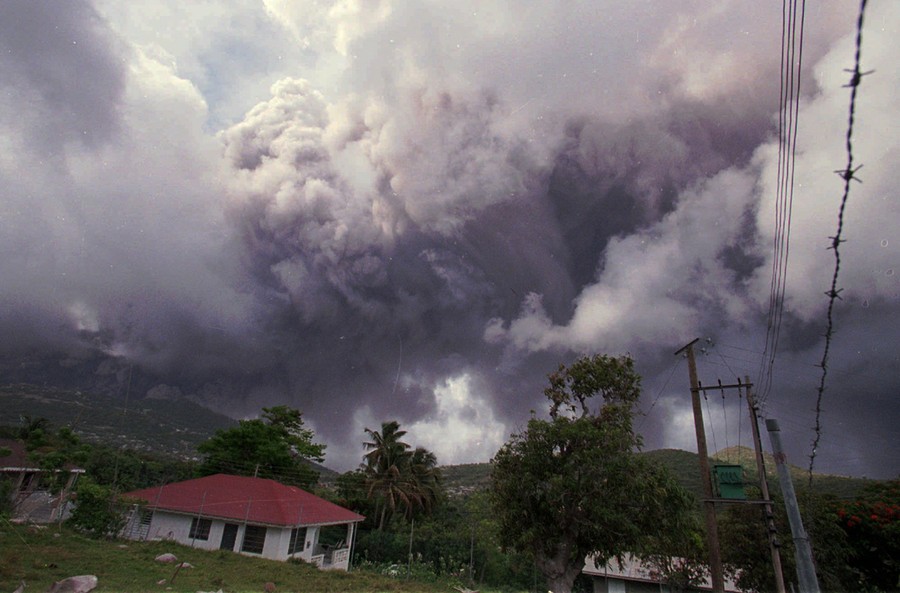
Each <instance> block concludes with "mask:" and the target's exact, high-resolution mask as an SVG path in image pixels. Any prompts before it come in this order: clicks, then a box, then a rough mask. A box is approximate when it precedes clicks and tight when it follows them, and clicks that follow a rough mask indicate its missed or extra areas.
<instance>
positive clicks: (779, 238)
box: [758, 0, 806, 404]
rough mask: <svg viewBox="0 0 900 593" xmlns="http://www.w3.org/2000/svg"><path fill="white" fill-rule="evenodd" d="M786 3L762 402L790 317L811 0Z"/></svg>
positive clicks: (768, 390)
mask: <svg viewBox="0 0 900 593" xmlns="http://www.w3.org/2000/svg"><path fill="white" fill-rule="evenodd" d="M799 6H800V14H799V17H798V14H797V12H798V3H797V0H784V1H783V2H782V21H781V81H780V89H779V96H778V100H779V105H778V160H777V173H776V192H775V193H776V195H775V232H774V237H773V255H772V279H771V283H770V287H769V311H768V316H767V323H766V343H765V348H764V350H763V355H762V358H761V360H760V368H759V372H758V376H759V378H760V381H759V383H760V389H759V398H758V401H759V403H760V404H762V403H765V400H766V399H767V398H768V395H769V393H770V391H771V388H772V374H773V367H774V364H775V356H776V353H777V350H778V339H779V336H780V333H781V325H782V321H783V318H784V295H785V288H786V286H787V270H788V266H787V264H788V256H789V253H790V226H791V212H792V209H793V199H794V164H795V161H796V155H797V133H798V129H799V125H798V124H799V115H800V112H799V105H800V101H799V94H800V80H801V78H800V74H801V69H802V66H803V31H804V26H803V25H804V21H805V16H806V2H805V0H802V2H801V3H800V5H799Z"/></svg>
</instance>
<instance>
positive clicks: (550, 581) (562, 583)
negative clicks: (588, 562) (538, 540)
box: [534, 541, 584, 593]
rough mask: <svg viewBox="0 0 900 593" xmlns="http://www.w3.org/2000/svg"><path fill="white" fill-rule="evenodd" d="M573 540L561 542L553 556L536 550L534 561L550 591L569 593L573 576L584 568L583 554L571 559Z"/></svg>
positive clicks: (552, 592)
mask: <svg viewBox="0 0 900 593" xmlns="http://www.w3.org/2000/svg"><path fill="white" fill-rule="evenodd" d="M574 547H575V545H574V542H569V541H564V542H561V543H560V544H559V545H558V546H557V548H556V550H554V554H553V556H548V555H547V554H546V553H545V552H542V551H540V550H539V551H538V552H537V553H536V554H535V559H534V562H535V564H536V565H537V567H538V570H540V571H541V574H543V575H544V578H546V579H547V587H548V588H549V589H550V591H551V593H571V591H572V585H574V584H575V578H576V577H577V576H578V574H579V573H580V572H581V570H582V569H583V568H584V555H582V556H580V559H579V560H573V551H574Z"/></svg>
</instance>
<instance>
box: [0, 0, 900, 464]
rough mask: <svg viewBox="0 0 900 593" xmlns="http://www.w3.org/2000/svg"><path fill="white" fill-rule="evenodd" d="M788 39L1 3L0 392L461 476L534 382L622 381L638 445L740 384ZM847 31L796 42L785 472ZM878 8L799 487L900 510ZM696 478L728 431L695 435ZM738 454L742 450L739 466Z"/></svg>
mask: <svg viewBox="0 0 900 593" xmlns="http://www.w3.org/2000/svg"><path fill="white" fill-rule="evenodd" d="M781 17H782V14H781V6H780V4H779V5H776V4H775V3H763V4H759V3H746V2H739V1H737V0H723V1H721V2H716V3H715V4H714V5H711V4H710V3H709V2H705V1H700V0H694V1H691V0H684V1H680V2H668V3H659V2H651V1H650V0H635V1H633V2H627V3H622V2H616V3H613V2H606V1H602V2H601V1H598V2H581V1H575V2H572V1H566V2H563V1H556V0H548V1H545V2H510V1H508V0H478V1H477V2H471V1H466V0H458V1H456V2H452V3H449V2H436V1H433V0H422V1H419V2H399V1H391V0H334V1H325V0H309V1H304V2H292V1H289V0H232V1H226V2H222V1H219V0H216V1H211V0H210V1H202V0H198V1H195V2H181V1H175V0H173V1H164V0H148V1H147V2H117V1H115V0H94V1H89V0H70V1H68V2H51V1H49V0H6V1H5V2H3V3H2V5H0V253H2V254H3V256H2V257H0V278H2V281H0V332H2V335H3V336H4V339H3V340H2V344H0V371H2V374H4V375H6V377H7V380H8V381H17V380H23V379H28V380H34V378H35V377H36V376H38V377H41V378H42V380H43V381H45V382H49V383H55V384H60V385H86V386H89V387H93V388H97V389H105V390H106V391H108V392H114V393H118V394H120V395H122V396H123V397H125V396H126V395H127V396H128V397H132V398H138V397H189V398H191V399H193V400H194V401H198V402H200V403H203V404H204V405H207V406H209V407H211V408H213V409H215V410H217V411H221V412H224V413H227V414H229V415H231V416H233V417H236V418H249V417H254V416H256V415H257V414H259V413H260V409H261V408H262V407H263V406H271V405H278V404H286V405H290V406H293V407H296V408H298V409H300V410H301V411H303V413H304V418H305V419H306V421H307V423H308V424H309V425H310V426H311V427H312V428H314V430H315V431H316V435H317V438H318V440H319V441H321V442H324V443H326V444H327V447H328V448H327V451H326V462H325V464H326V465H327V466H329V467H332V468H334V469H337V470H341V471H343V470H347V469H352V468H354V467H355V466H356V465H358V464H359V462H360V461H361V458H362V454H363V447H362V443H363V441H364V440H365V434H364V429H366V428H371V429H378V428H380V424H381V423H382V422H384V421H388V420H394V419H396V420H398V421H399V422H400V423H401V426H402V427H403V428H404V429H406V430H407V431H408V435H407V440H408V441H409V442H410V443H411V444H413V445H421V446H425V447H428V448H430V449H431V450H433V451H434V452H435V453H436V454H437V456H438V461H439V462H440V463H442V464H451V463H467V462H482V461H487V460H489V459H490V458H491V457H492V456H493V454H494V453H495V452H496V451H497V449H499V447H500V446H501V445H502V444H503V442H504V441H505V440H506V439H507V438H508V437H509V435H510V433H513V432H517V431H520V430H522V429H523V428H524V426H525V424H526V423H527V421H528V419H529V418H530V417H531V415H532V413H534V414H536V415H538V416H542V415H545V414H546V410H547V404H546V402H545V401H544V398H543V395H542V390H543V388H544V386H545V384H546V376H547V374H548V373H550V372H552V371H553V370H555V369H556V367H557V366H558V365H559V364H560V363H564V364H568V363H570V362H572V361H574V360H575V359H576V358H577V357H578V356H581V355H584V354H594V353H603V354H609V355H615V356H618V355H624V354H628V355H630V356H632V357H633V358H634V359H635V361H636V366H637V368H638V370H639V372H640V373H641V375H642V376H643V387H644V393H643V396H642V400H641V403H640V416H639V417H638V419H637V421H636V425H637V426H638V427H639V429H640V431H641V433H642V434H643V436H644V442H645V448H647V449H655V448H661V447H674V448H681V449H687V450H696V441H695V437H694V428H693V418H692V415H691V406H690V392H689V382H688V371H687V364H686V362H685V360H684V359H683V358H682V357H679V356H675V355H674V353H675V352H676V351H677V350H679V349H680V348H681V347H682V346H684V345H685V344H687V343H688V342H690V341H691V340H693V339H695V338H701V341H700V342H698V343H697V345H696V349H697V355H698V362H697V364H698V372H699V376H700V380H701V381H702V382H703V383H704V384H705V385H714V384H716V383H717V381H719V380H721V381H722V382H723V383H725V384H731V383H735V382H736V380H737V378H738V377H740V378H741V379H742V380H743V378H744V377H745V376H746V377H749V378H750V380H751V382H756V381H757V379H758V378H759V377H761V376H763V373H764V371H766V369H767V365H766V363H765V361H766V360H767V358H768V357H767V356H764V350H765V348H766V329H767V325H766V324H767V313H768V311H769V294H770V288H771V282H772V270H773V258H774V257H775V255H774V248H773V244H774V243H773V242H774V237H775V232H776V210H777V208H776V198H775V196H776V182H777V164H778V142H777V134H778V111H779V93H780V76H779V73H780V63H781V53H780V52H781V37H780V35H781ZM856 17H857V6H856V5H855V3H852V2H846V1H844V0H824V1H822V2H816V3H813V5H811V6H809V7H808V9H807V13H806V16H805V28H804V41H803V70H802V74H801V79H800V80H801V82H800V85H799V90H800V93H799V94H800V103H799V111H798V113H799V119H798V122H799V129H798V136H797V145H796V164H795V169H794V171H795V186H794V188H795V189H794V196H793V207H792V211H791V212H792V214H791V226H790V252H789V260H788V268H787V272H786V274H785V298H784V314H783V318H782V324H781V329H780V333H779V342H778V348H777V351H776V356H775V359H774V364H773V365H772V368H771V387H770V388H769V389H767V390H766V392H765V393H764V394H761V395H762V396H763V398H764V405H763V408H762V415H763V417H764V418H774V419H777V420H778V421H779V423H780V425H781V428H782V439H783V440H784V441H785V444H786V447H787V453H788V460H789V461H790V462H792V463H795V464H796V465H800V466H802V467H806V465H807V464H808V457H809V455H810V453H811V443H812V440H813V438H814V437H815V433H814V431H813V430H812V427H813V426H814V424H815V421H816V415H815V408H816V396H817V388H818V385H819V380H820V377H821V369H819V368H817V367H816V365H817V363H819V362H820V361H821V359H822V355H823V348H824V341H823V334H824V333H825V327H826V325H825V324H826V309H827V306H828V298H827V296H826V295H825V292H826V291H827V290H828V289H829V287H830V284H831V278H832V274H833V271H834V256H833V252H832V251H829V250H828V249H827V247H828V246H829V245H830V239H829V237H831V236H834V235H835V232H836V228H837V221H838V209H839V206H840V200H841V195H842V192H843V181H842V179H841V178H840V177H838V176H837V175H835V174H834V171H835V170H837V169H841V168H843V167H844V166H845V164H846V161H847V155H846V148H845V141H844V140H845V136H846V131H847V123H848V121H847V120H848V104H849V97H850V92H849V89H848V88H846V87H845V85H846V83H847V82H848V80H849V75H848V73H847V72H845V71H844V69H845V68H851V67H852V65H853V54H854V36H855V24H856ZM898 25H900V4H898V3H896V2H889V1H885V0H882V1H876V2H870V3H869V8H868V10H867V13H866V20H865V28H864V37H863V46H862V69H863V70H874V73H873V74H871V75H868V76H866V77H864V79H863V84H862V85H861V86H860V87H859V96H858V104H857V109H856V120H855V128H854V160H855V162H856V163H861V164H863V165H864V166H863V168H862V169H861V170H860V171H859V178H860V179H861V180H862V183H853V184H852V188H851V194H850V198H849V200H848V203H847V207H846V210H845V216H844V227H843V237H844V239H846V243H843V244H842V245H841V251H840V252H841V257H842V261H841V268H840V276H839V287H840V288H841V289H842V292H841V293H840V296H841V299H840V300H838V301H837V304H836V307H835V310H834V327H835V332H834V336H833V339H832V343H831V349H830V357H829V364H828V369H829V374H828V378H827V382H826V389H825V391H824V394H823V398H822V401H821V408H822V414H821V427H822V429H821V440H820V446H819V448H818V451H817V455H816V461H815V469H816V470H817V471H825V472H832V473H840V474H849V475H857V476H869V477H880V478H885V477H897V475H898V474H900V454H898V450H900V448H898V447H897V441H898V439H897V436H898V429H897V426H900V402H898V400H897V396H898V394H900V393H898V392H900V348H898V345H897V340H898V336H900V282H898V280H900V273H895V272H900V257H898V256H900V237H898V235H897V232H898V228H900V202H898V200H897V199H896V197H897V196H896V188H897V187H898V186H900V168H898V167H897V164H898V162H900V158H898V157H900V129H898V122H900V109H898V107H900V105H898V95H897V93H896V89H897V88H900V80H898V79H900V70H898V63H900V47H898V45H897V43H896V39H897V38H898V36H900V35H898V33H900V32H898V30H897V29H898ZM703 406H704V411H705V414H706V416H707V421H708V422H707V429H706V430H707V439H708V440H709V444H710V450H719V449H723V448H725V447H727V446H734V445H745V446H746V445H749V444H750V436H749V435H750V432H749V420H748V418H747V414H746V412H745V409H746V408H745V406H746V403H745V401H744V399H743V397H742V396H740V394H738V393H737V392H736V391H734V390H732V391H729V392H727V393H726V394H725V395H724V396H723V394H722V393H719V392H710V393H708V394H707V399H706V400H705V401H704V402H703ZM763 441H764V446H765V448H766V449H769V442H768V439H767V438H766V437H765V434H764V438H763Z"/></svg>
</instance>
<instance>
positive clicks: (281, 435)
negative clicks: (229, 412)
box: [197, 406, 325, 488]
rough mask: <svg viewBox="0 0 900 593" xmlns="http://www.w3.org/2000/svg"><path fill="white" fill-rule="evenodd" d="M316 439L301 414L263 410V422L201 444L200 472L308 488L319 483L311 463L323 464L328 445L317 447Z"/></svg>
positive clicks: (241, 426)
mask: <svg viewBox="0 0 900 593" xmlns="http://www.w3.org/2000/svg"><path fill="white" fill-rule="evenodd" d="M314 437H315V433H314V432H313V431H312V430H310V429H308V428H306V427H305V426H304V425H303V416H302V414H301V412H300V411H299V410H295V409H293V408H289V407H287V406H275V407H274V408H263V417H262V418H256V419H253V420H241V421H240V422H239V424H238V426H235V427H233V428H228V429H225V430H219V431H217V432H216V434H215V435H213V436H212V437H211V438H209V439H208V440H206V441H204V442H203V443H201V444H200V446H198V447H197V450H198V451H199V452H200V453H201V454H202V455H204V458H203V461H202V463H201V465H200V469H199V472H200V474H201V475H204V476H207V475H211V474H216V473H225V474H236V475H244V476H258V477H261V478H270V479H273V480H278V481H279V482H282V483H284V484H291V485H296V486H300V487H301V488H309V487H311V486H313V485H314V484H315V483H316V482H317V481H318V473H317V472H316V471H315V470H314V469H313V468H312V467H311V466H310V464H309V462H310V461H319V462H321V461H322V460H323V456H324V454H325V445H323V444H319V443H314V442H313V438H314Z"/></svg>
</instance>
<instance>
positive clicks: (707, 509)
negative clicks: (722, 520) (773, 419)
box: [675, 338, 725, 593]
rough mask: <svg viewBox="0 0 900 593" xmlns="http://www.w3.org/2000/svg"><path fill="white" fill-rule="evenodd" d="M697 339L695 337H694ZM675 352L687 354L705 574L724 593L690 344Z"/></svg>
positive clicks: (698, 391) (716, 590)
mask: <svg viewBox="0 0 900 593" xmlns="http://www.w3.org/2000/svg"><path fill="white" fill-rule="evenodd" d="M698 340H699V338H698ZM695 343H697V340H694V341H692V342H690V343H689V344H688V345H687V346H685V347H684V348H682V349H681V350H679V351H678V352H676V353H675V355H676V356H677V355H679V354H681V353H682V352H686V353H687V360H688V374H689V376H690V380H691V404H692V405H693V408H694V430H695V432H696V433H697V455H698V456H699V457H700V477H701V481H702V482H703V495H704V499H705V500H704V501H703V515H704V519H705V523H706V544H707V547H708V548H709V574H710V578H711V580H712V590H713V593H725V576H724V573H723V572H722V553H721V551H720V550H719V526H718V521H717V520H716V507H715V502H714V501H713V489H712V480H711V478H710V472H709V452H708V451H707V448H706V429H705V428H704V427H703V408H702V407H701V406H700V381H699V380H698V379H697V362H696V360H694V344H695Z"/></svg>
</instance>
